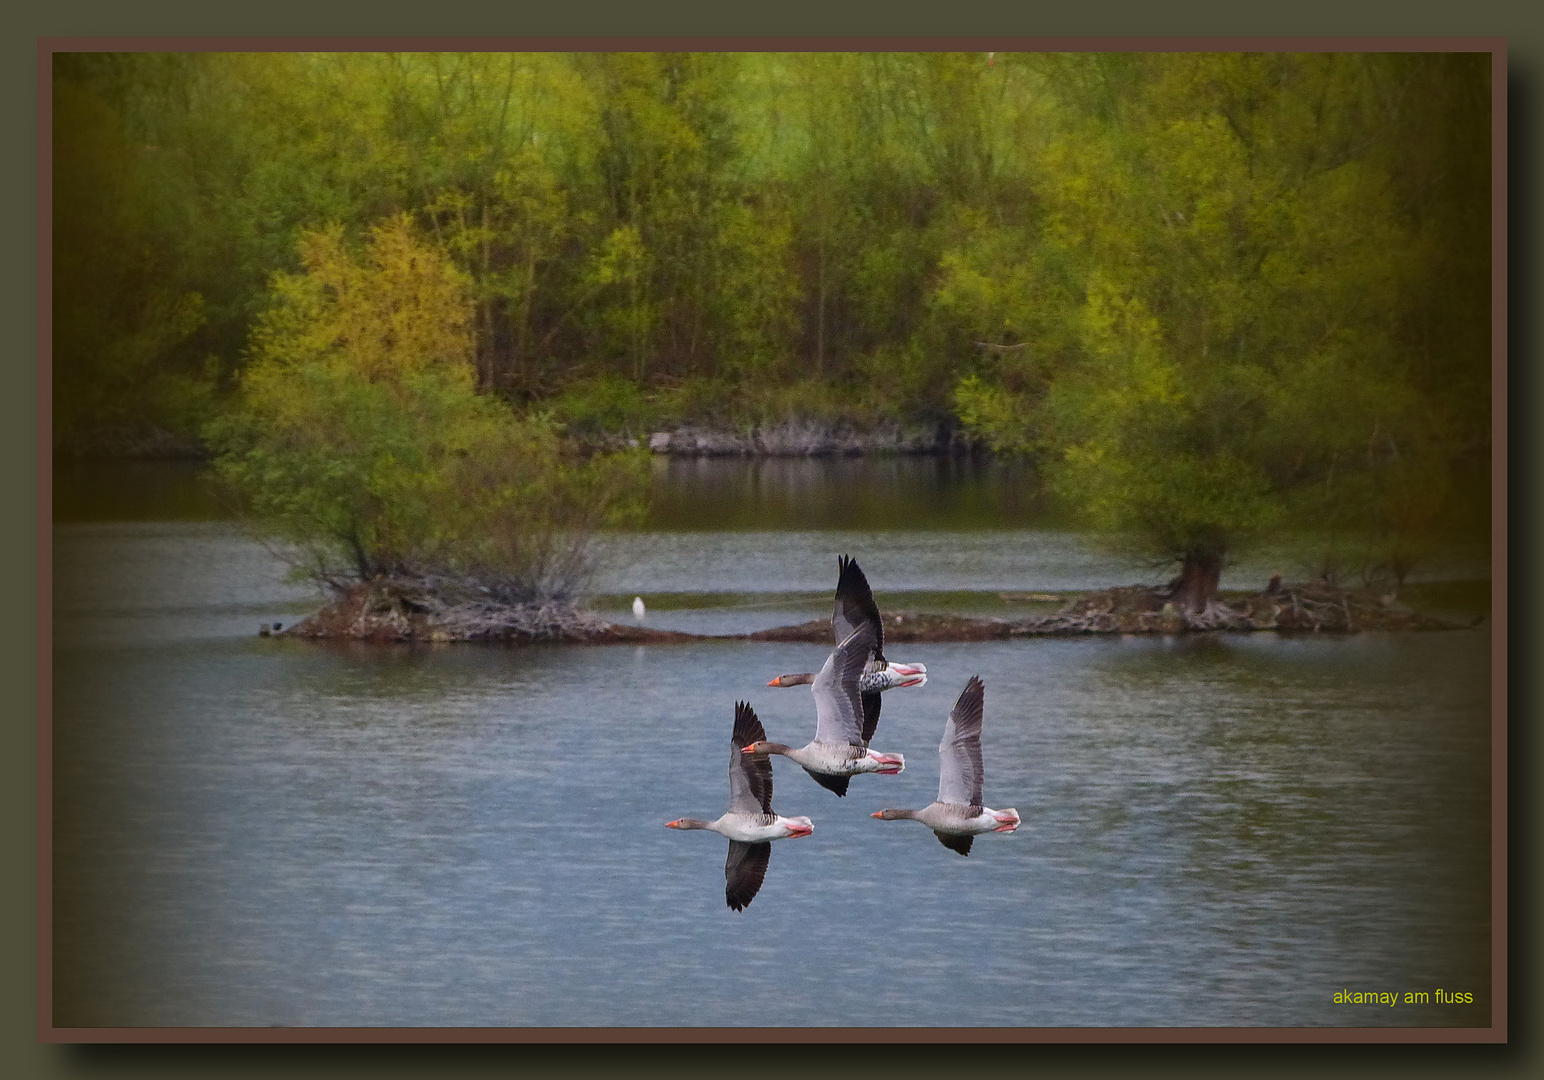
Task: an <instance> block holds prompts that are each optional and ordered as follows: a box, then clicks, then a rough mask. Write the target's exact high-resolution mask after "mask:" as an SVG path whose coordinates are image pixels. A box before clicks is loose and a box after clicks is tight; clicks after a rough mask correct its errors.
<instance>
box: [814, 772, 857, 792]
mask: <svg viewBox="0 0 1544 1080" xmlns="http://www.w3.org/2000/svg"><path fill="white" fill-rule="evenodd" d="M804 771H805V772H809V770H808V769H805V770H804ZM810 775H811V776H813V777H814V778H815V783H817V784H819V785H820V786H821V787H823V788H825V789H826V790H827V791H834V792H836V795H837V798H841V797H842V796H844V795H846V794H847V781H849V780H851V779H852V777H850V776H832V775H831V774H830V773H820V772H811V773H810Z"/></svg>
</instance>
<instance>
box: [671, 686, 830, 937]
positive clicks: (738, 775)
mask: <svg viewBox="0 0 1544 1080" xmlns="http://www.w3.org/2000/svg"><path fill="white" fill-rule="evenodd" d="M766 737H767V733H766V730H765V729H764V728H762V726H761V721H760V720H758V719H757V718H756V710H754V709H752V708H751V707H750V704H749V703H748V702H744V701H740V702H736V703H735V707H734V731H733V733H732V734H731V735H730V738H729V809H728V810H727V811H725V812H724V814H723V816H722V817H720V818H718V819H717V820H716V821H703V820H701V819H700V818H677V819H676V820H674V821H667V822H666V823H665V826H666V827H667V828H671V829H708V830H711V831H712V832H716V833H718V834H719V835H720V836H726V837H728V838H729V857H728V858H727V859H726V860H725V861H724V900H725V901H726V902H727V903H728V904H729V906H730V907H731V908H733V909H734V910H735V911H742V910H744V908H745V907H746V905H747V904H749V903H750V902H751V901H752V900H754V899H755V898H756V893H758V892H759V891H760V890H761V883H762V881H763V879H765V877H766V876H767V861H768V859H769V858H770V857H771V854H772V841H773V840H781V839H783V838H785V837H799V836H809V835H810V834H811V833H812V832H814V831H815V825H814V823H813V822H811V821H810V819H809V818H807V817H782V816H781V815H779V814H778V813H777V812H776V811H774V810H773V809H772V762H771V760H770V759H769V758H767V757H766V756H765V755H757V754H746V753H741V751H742V750H743V749H744V748H745V747H747V746H749V745H751V744H752V743H756V742H761V741H763V740H765V739H766Z"/></svg>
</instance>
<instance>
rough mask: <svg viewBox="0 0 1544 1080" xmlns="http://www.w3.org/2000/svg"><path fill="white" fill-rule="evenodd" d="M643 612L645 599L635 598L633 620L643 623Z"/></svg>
mask: <svg viewBox="0 0 1544 1080" xmlns="http://www.w3.org/2000/svg"><path fill="white" fill-rule="evenodd" d="M643 612H644V606H643V597H641V596H635V597H633V618H635V619H637V620H638V621H639V622H643Z"/></svg>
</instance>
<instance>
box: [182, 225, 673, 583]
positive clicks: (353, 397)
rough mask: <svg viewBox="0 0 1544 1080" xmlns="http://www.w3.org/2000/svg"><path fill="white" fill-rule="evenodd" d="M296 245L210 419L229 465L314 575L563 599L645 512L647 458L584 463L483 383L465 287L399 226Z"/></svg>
mask: <svg viewBox="0 0 1544 1080" xmlns="http://www.w3.org/2000/svg"><path fill="white" fill-rule="evenodd" d="M302 250H303V262H304V267H305V271H304V273H302V274H296V275H287V274H281V275H278V276H276V277H275V279H274V282H273V287H272V292H271V295H272V307H271V308H270V309H269V311H268V312H266V313H265V315H264V316H263V318H262V320H261V322H260V323H259V326H258V328H257V330H256V332H255V333H254V336H253V359H252V362H251V363H250V365H249V366H248V368H247V371H246V373H245V375H244V376H243V379H242V384H241V391H240V395H239V399H238V404H237V407H236V408H234V409H233V410H232V411H231V412H230V413H228V414H227V415H225V416H224V417H222V418H220V419H219V420H218V421H216V422H215V423H213V424H211V426H210V430H209V433H208V437H209V439H210V442H211V443H212V444H213V445H214V446H216V447H217V448H218V449H219V451H220V457H219V458H218V459H217V467H218V468H219V470H220V472H221V474H222V475H223V476H224V477H225V478H226V479H227V480H228V481H230V482H231V483H233V484H234V485H235V486H236V488H237V489H238V490H240V491H242V492H243V493H244V494H245V495H246V497H247V499H248V500H249V502H250V505H251V506H252V508H253V511H254V512H255V514H256V515H257V517H258V518H259V519H260V520H261V521H263V522H265V523H267V524H268V525H269V526H270V527H271V528H272V529H273V530H274V531H275V532H276V533H277V534H278V535H279V536H281V537H283V538H285V539H286V540H289V541H291V542H292V543H294V544H295V545H297V549H298V550H299V551H300V553H301V557H302V559H303V564H302V565H303V567H304V569H305V570H306V571H307V572H309V573H311V574H312V575H314V576H316V577H318V578H319V579H321V580H324V581H328V582H330V583H333V584H341V583H343V582H345V581H347V580H349V579H352V578H370V577H373V576H374V575H376V574H384V573H404V572H407V573H426V572H443V571H456V572H463V573H471V574H474V575H477V576H479V577H481V578H484V579H486V580H488V581H490V582H492V583H494V584H495V585H496V586H497V587H498V589H499V590H500V591H501V592H502V593H503V594H504V595H505V596H506V597H508V598H511V599H535V598H546V597H553V596H556V597H565V596H568V595H571V594H572V593H573V591H574V590H575V589H576V588H577V587H578V586H579V585H580V584H582V582H583V579H584V573H585V570H586V568H587V564H586V561H585V545H586V541H587V539H588V537H589V535H590V534H591V533H592V532H593V530H594V529H596V528H599V527H603V526H607V525H614V524H618V523H620V522H622V521H625V520H628V519H629V518H630V517H631V516H635V515H636V514H637V513H638V512H639V511H640V508H641V507H640V495H639V493H640V492H641V491H642V489H643V476H644V472H643V470H644V469H645V468H646V460H645V459H643V458H642V457H641V456H640V455H636V454H632V455H608V456H599V457H595V458H591V459H588V460H581V459H579V458H577V457H576V456H574V455H573V454H572V453H571V452H570V451H569V450H568V449H567V448H566V447H565V445H564V443H563V441H562V439H561V438H560V437H559V431H558V427H557V425H556V424H555V423H554V422H553V421H552V420H550V419H547V418H544V417H535V418H529V419H520V418H517V417H516V416H515V415H514V414H512V413H511V412H510V411H509V409H508V407H507V406H505V405H504V404H503V403H501V402H499V401H498V400H496V399H495V398H492V397H490V396H488V395H486V394H481V393H478V392H477V389H476V385H475V373H474V371H473V366H472V340H471V335H470V333H469V325H468V324H469V322H470V315H471V305H470V303H469V302H468V299H467V296H466V283H465V281H464V279H463V278H462V276H461V275H460V273H459V272H458V271H456V270H455V269H454V268H453V267H452V266H451V265H450V264H449V263H448V262H446V260H445V259H444V258H443V257H441V256H440V255H438V254H437V253H436V252H435V251H434V250H433V249H432V248H428V247H426V246H424V245H423V244H422V243H421V242H420V241H419V240H417V239H416V238H415V237H414V235H413V232H412V227H411V225H410V223H409V222H408V221H407V219H405V218H397V219H393V220H392V221H390V222H389V223H387V224H385V225H382V226H379V227H377V228H375V229H373V230H372V231H371V233H370V235H369V238H368V242H367V244H366V245H365V248H364V251H363V252H362V254H361V255H360V256H358V257H356V256H354V255H352V254H351V253H350V252H349V251H348V250H347V246H346V244H345V242H344V234H343V231H342V230H341V229H339V228H336V227H334V228H329V229H326V230H323V231H321V232H317V233H308V234H306V235H305V236H304V238H303V240H302Z"/></svg>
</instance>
